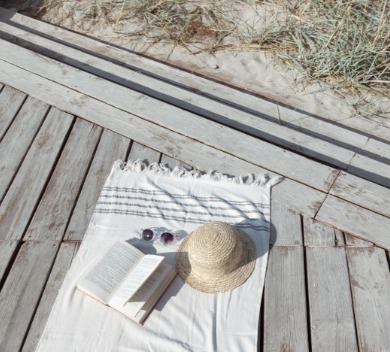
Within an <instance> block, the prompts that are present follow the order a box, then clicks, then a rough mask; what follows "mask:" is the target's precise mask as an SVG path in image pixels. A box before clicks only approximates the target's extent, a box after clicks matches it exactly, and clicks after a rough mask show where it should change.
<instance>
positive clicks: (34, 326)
mask: <svg viewBox="0 0 390 352" xmlns="http://www.w3.org/2000/svg"><path fill="white" fill-rule="evenodd" d="M78 245H79V244H78V243H77V242H67V243H62V244H61V247H60V249H59V251H58V254H57V257H56V260H55V262H54V265H53V268H52V269H51V271H50V276H49V279H48V281H47V283H46V286H45V289H44V291H43V294H42V297H41V299H40V300H39V305H38V309H37V311H36V313H35V315H34V318H33V321H32V323H31V326H30V328H29V330H28V334H27V337H26V340H25V342H24V344H23V349H22V351H23V352H27V351H31V352H33V351H35V349H36V347H37V344H38V341H39V338H40V337H41V335H42V332H43V329H44V327H45V324H46V321H47V319H48V317H49V314H50V312H51V309H52V306H53V304H54V301H55V299H56V296H57V293H58V291H59V289H60V287H61V284H62V282H63V281H64V278H65V275H66V273H67V272H68V269H69V267H70V264H71V263H72V260H73V258H74V256H75V255H76V253H77V249H78Z"/></svg>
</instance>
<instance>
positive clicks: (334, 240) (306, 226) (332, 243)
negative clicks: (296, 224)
mask: <svg viewBox="0 0 390 352" xmlns="http://www.w3.org/2000/svg"><path fill="white" fill-rule="evenodd" d="M303 230H304V231H303V236H304V239H305V246H313V247H337V246H343V245H344V236H343V233H342V232H341V231H340V230H338V229H335V228H333V227H330V226H326V225H324V224H322V223H320V222H319V221H317V220H314V219H310V218H307V217H304V218H303Z"/></svg>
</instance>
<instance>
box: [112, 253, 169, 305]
mask: <svg viewBox="0 0 390 352" xmlns="http://www.w3.org/2000/svg"><path fill="white" fill-rule="evenodd" d="M163 260H164V257H163V256H157V255H145V256H144V257H143V258H142V259H141V260H140V261H139V263H138V264H137V266H136V267H135V268H134V269H133V270H132V272H131V273H130V274H129V275H128V276H127V277H126V279H125V280H124V281H123V283H122V284H121V286H120V287H119V288H118V290H117V291H116V292H115V294H114V295H113V296H112V298H111V299H110V301H109V302H108V304H109V305H110V306H111V307H113V308H116V309H118V310H122V309H123V307H124V305H125V304H126V302H127V301H128V300H129V299H130V298H131V297H132V296H133V295H134V294H135V293H136V291H137V290H138V289H139V288H140V287H141V286H142V285H143V284H144V283H145V282H146V281H147V279H148V278H149V277H150V276H151V275H152V274H153V272H154V271H156V269H157V267H158V266H159V265H160V264H161V262H162V261H163Z"/></svg>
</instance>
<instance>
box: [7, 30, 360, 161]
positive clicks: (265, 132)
mask: <svg viewBox="0 0 390 352" xmlns="http://www.w3.org/2000/svg"><path fill="white" fill-rule="evenodd" d="M2 27H5V28H3V33H4V32H6V33H7V35H9V34H10V32H15V34H16V33H17V34H16V35H17V37H21V38H24V40H25V36H26V35H29V34H28V32H24V31H23V30H21V29H19V28H15V27H12V26H9V25H7V24H5V23H3V24H2V23H0V29H1V28H2ZM30 37H31V33H30ZM34 39H35V40H36V41H39V43H40V46H39V48H40V49H41V50H42V46H45V47H46V48H50V51H45V52H44V54H45V55H49V56H53V52H57V53H63V52H64V51H65V52H66V55H63V54H61V55H60V56H61V61H63V62H65V63H66V64H69V65H73V64H74V63H75V62H88V64H87V65H81V67H80V65H79V66H78V67H79V68H81V69H82V70H87V71H88V72H89V73H92V74H93V75H98V76H100V77H102V78H104V79H100V78H97V77H91V75H90V74H89V73H85V72H81V73H80V72H79V73H78V74H77V76H76V75H75V74H72V72H76V71H75V69H73V68H70V67H68V66H66V65H62V69H61V70H60V71H58V69H57V68H56V67H54V66H55V65H57V66H58V62H57V61H55V62H54V61H53V63H54V64H53V66H52V65H50V61H47V59H46V67H45V70H42V68H41V64H39V62H40V61H42V62H43V61H44V59H43V57H41V56H40V55H37V54H36V53H34V52H31V51H30V50H25V49H23V48H18V47H17V46H15V45H13V44H11V43H8V42H6V41H1V40H0V41H1V45H2V46H4V47H5V49H7V48H8V50H6V51H5V52H3V53H2V54H0V57H1V58H2V59H3V60H5V61H8V62H11V63H15V64H16V65H19V66H20V67H23V68H25V69H28V70H32V72H35V73H37V74H41V75H44V76H45V77H47V78H49V77H51V78H53V79H54V80H57V81H58V82H59V81H61V82H63V83H64V84H66V85H68V86H69V87H71V88H73V89H77V90H79V91H81V92H83V93H85V94H87V95H91V96H93V97H95V98H98V99H100V100H102V101H104V102H106V103H110V102H111V103H113V104H114V105H115V106H117V107H120V108H123V109H125V110H126V111H128V112H131V113H134V114H136V115H138V116H141V117H144V118H147V119H150V118H153V116H155V110H156V109H155V108H153V106H154V105H156V104H158V106H159V108H158V110H159V111H158V112H159V115H161V119H159V121H160V123H161V122H162V121H163V123H164V124H168V123H169V126H168V125H167V127H168V128H170V129H173V130H176V131H178V132H179V131H181V132H180V133H183V134H185V133H190V131H192V129H189V128H188V127H187V126H190V123H189V122H187V123H181V124H180V123H177V122H175V121H177V119H178V118H180V119H182V120H183V121H186V120H188V121H191V120H192V119H197V120H198V121H194V122H193V123H194V124H195V125H197V126H198V128H201V126H199V120H203V123H206V124H209V123H210V122H209V121H207V120H205V119H202V118H201V117H199V116H195V115H194V114H191V113H188V112H187V111H191V112H193V113H195V114H197V115H201V116H204V117H207V118H208V119H211V120H213V121H217V122H219V123H223V124H227V125H229V126H231V127H233V128H235V129H238V130H240V131H243V132H245V133H248V134H251V135H254V136H256V137H259V138H261V139H263V140H266V141H268V142H271V143H274V144H276V145H279V146H281V147H283V148H289V149H292V150H294V151H297V152H299V153H302V154H304V155H307V156H310V157H313V158H317V159H319V160H321V161H324V162H327V163H330V164H333V165H334V166H336V167H342V168H346V167H347V166H348V164H349V163H350V161H351V160H352V157H353V155H354V152H353V151H351V150H349V149H347V148H340V147H338V146H337V145H335V144H332V143H329V142H327V141H323V140H322V139H318V138H313V137H311V136H309V135H306V134H304V133H301V132H299V131H296V130H295V131H292V130H291V129H290V128H288V127H286V126H282V125H279V124H278V123H275V122H271V121H269V120H267V119H262V118H259V117H258V116H253V115H251V114H249V113H247V112H245V111H242V110H239V109H235V108H233V107H231V106H230V105H226V104H222V103H220V102H217V101H214V100H212V99H209V98H206V97H203V96H200V95H197V94H195V93H193V92H188V91H184V90H183V89H181V88H179V87H177V86H175V85H171V84H168V83H165V82H163V81H161V80H156V79H154V78H152V77H150V76H148V75H144V74H141V73H139V72H135V71H132V70H128V69H127V68H125V67H123V66H121V65H115V64H113V63H110V62H107V61H105V60H102V59H99V58H97V57H96V56H92V55H90V54H87V53H83V52H81V51H80V50H75V49H72V48H69V47H67V46H65V45H63V44H59V43H56V42H53V41H50V40H47V39H45V38H42V37H37V36H34V37H33V38H31V40H34ZM16 48H17V49H16ZM19 50H21V51H22V53H23V55H25V56H26V58H28V60H26V58H23V60H21V59H20V54H19V53H18V51H19ZM55 56H57V55H55ZM55 58H56V59H57V57H55ZM34 61H37V63H36V64H35V63H34ZM26 62H28V65H25V64H24V63H26ZM64 67H65V68H64ZM66 71H68V72H66ZM45 72H46V75H45ZM61 74H63V75H64V77H62V76H61ZM72 77H77V82H76V81H75V79H74V78H73V79H72ZM67 78H69V79H67ZM64 79H65V80H64ZM113 79H114V80H115V83H119V84H121V85H123V86H125V87H128V88H131V89H132V91H131V92H129V91H128V90H127V89H126V88H124V87H122V86H121V87H116V88H115V95H112V94H111V89H110V88H109V87H110V86H112V87H114V86H115V85H113V84H112V83H111V82H107V80H113ZM91 80H93V83H92V81H91ZM88 81H91V82H88ZM104 84H106V85H107V89H101V88H100V87H101V86H102V85H104ZM135 91H139V92H141V93H143V94H140V93H138V92H135ZM144 94H145V95H144ZM125 96H127V99H125V98H124V97H125ZM148 96H150V97H154V98H156V99H153V98H149V97H148ZM161 100H163V101H164V102H168V103H169V104H165V106H163V104H162V103H161ZM138 101H139V102H140V105H142V109H141V108H138V104H137V102H138ZM170 104H173V105H175V106H177V107H179V108H182V109H184V110H186V111H185V112H184V111H181V112H180V114H179V113H178V111H179V110H178V109H176V108H175V107H173V106H172V105H170ZM130 109H131V110H130ZM148 110H150V113H149V112H148ZM162 115H164V116H162ZM168 119H170V120H172V123H170V122H168ZM183 131H186V132H183ZM205 132H207V129H205V130H204V132H203V133H205Z"/></svg>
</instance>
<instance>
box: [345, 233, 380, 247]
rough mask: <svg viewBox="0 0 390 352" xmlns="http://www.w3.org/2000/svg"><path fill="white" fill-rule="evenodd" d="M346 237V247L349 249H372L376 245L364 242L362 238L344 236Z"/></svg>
mask: <svg viewBox="0 0 390 352" xmlns="http://www.w3.org/2000/svg"><path fill="white" fill-rule="evenodd" d="M344 236H345V245H346V246H348V247H372V246H373V245H374V244H373V243H371V242H368V241H364V240H362V239H361V238H358V237H356V236H353V235H350V234H348V233H346V234H344Z"/></svg>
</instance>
